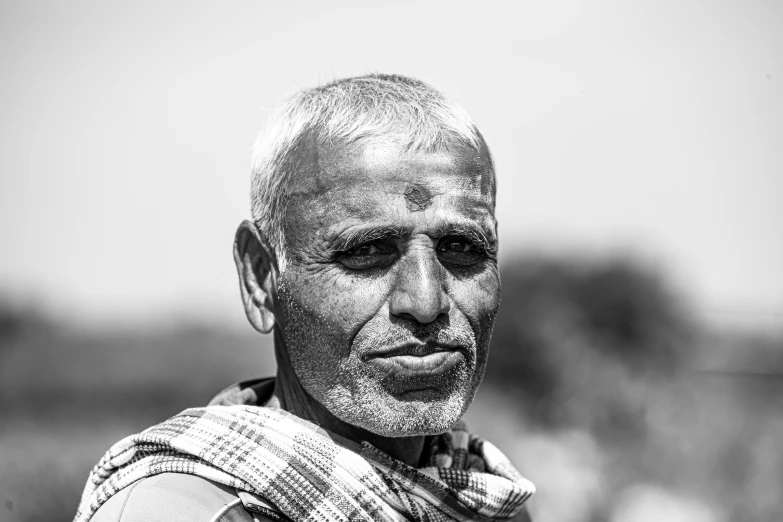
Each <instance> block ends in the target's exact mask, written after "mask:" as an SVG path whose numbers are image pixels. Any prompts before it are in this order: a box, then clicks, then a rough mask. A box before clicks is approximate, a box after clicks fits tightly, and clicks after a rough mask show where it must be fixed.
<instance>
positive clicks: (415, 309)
mask: <svg viewBox="0 0 783 522" xmlns="http://www.w3.org/2000/svg"><path fill="white" fill-rule="evenodd" d="M397 269H398V270H397V277H396V280H395V286H394V289H393V290H392V293H391V299H390V312H391V313H392V315H395V316H397V317H404V318H407V319H413V320H415V321H417V322H419V323H421V324H429V323H432V322H434V321H435V320H436V319H437V318H438V317H439V316H440V315H441V314H448V313H449V310H450V309H451V299H450V298H449V296H448V294H447V293H446V290H445V287H444V283H445V275H446V273H445V269H444V268H443V265H441V264H440V261H438V258H437V255H436V254H435V251H434V250H433V249H432V248H424V247H420V248H418V249H416V250H415V251H408V252H406V254H405V255H404V256H403V258H402V259H400V260H399V261H398V265H397Z"/></svg>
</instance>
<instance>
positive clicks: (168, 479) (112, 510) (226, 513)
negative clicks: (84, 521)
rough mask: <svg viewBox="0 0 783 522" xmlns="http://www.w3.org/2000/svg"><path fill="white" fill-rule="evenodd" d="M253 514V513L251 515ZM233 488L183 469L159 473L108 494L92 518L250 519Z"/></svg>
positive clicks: (129, 521)
mask: <svg viewBox="0 0 783 522" xmlns="http://www.w3.org/2000/svg"><path fill="white" fill-rule="evenodd" d="M254 515H255V517H254ZM266 520H271V519H268V518H264V517H263V516H260V515H259V514H257V513H254V514H251V513H249V512H248V511H247V510H246V509H245V508H244V506H243V504H242V500H241V499H240V498H239V496H238V495H237V492H236V490H234V489H233V488H230V487H228V486H224V485H223V484H218V483H217V482H212V481H211V480H207V479H203V478H201V477H196V476H194V475H186V474H182V473H161V474H160V475H155V476H152V477H148V478H145V479H142V480H139V481H138V482H134V483H133V484H131V485H130V486H128V487H127V488H125V489H123V490H122V491H120V492H118V493H117V494H116V495H114V496H113V497H112V498H110V499H109V500H108V501H107V502H106V503H105V504H103V505H102V506H101V507H100V509H98V511H97V512H96V513H95V515H94V516H93V517H92V519H91V522H253V521H266Z"/></svg>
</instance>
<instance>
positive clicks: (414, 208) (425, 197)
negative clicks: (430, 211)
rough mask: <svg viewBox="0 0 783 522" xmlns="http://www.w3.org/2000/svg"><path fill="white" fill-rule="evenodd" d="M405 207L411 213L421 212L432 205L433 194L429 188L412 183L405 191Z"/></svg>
mask: <svg viewBox="0 0 783 522" xmlns="http://www.w3.org/2000/svg"><path fill="white" fill-rule="evenodd" d="M404 196H405V205H406V206H407V207H408V210H410V211H411V212H421V211H422V210H426V209H427V207H429V206H430V205H431V204H432V193H431V192H430V191H429V190H427V187H425V186H424V185H420V184H418V183H412V184H411V185H410V186H409V187H408V188H406V189H405V193H404Z"/></svg>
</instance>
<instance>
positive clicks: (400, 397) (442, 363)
mask: <svg viewBox="0 0 783 522" xmlns="http://www.w3.org/2000/svg"><path fill="white" fill-rule="evenodd" d="M303 155H304V156H306V157H303V158H300V159H303V160H305V163H307V164H308V165H309V167H310V168H309V169H307V170H308V171H309V172H308V173H307V174H304V175H301V176H300V177H299V179H294V180H292V185H291V187H290V192H289V194H290V199H289V202H288V208H287V214H286V219H285V223H286V224H285V237H286V241H287V268H286V271H285V273H284V274H282V275H281V277H280V284H279V289H278V295H279V297H280V313H281V314H282V318H281V319H282V321H281V324H282V325H283V332H284V339H285V343H286V346H287V349H288V354H289V358H290V360H291V364H292V366H293V369H294V372H295V373H296V375H297V377H298V379H299V381H300V382H301V384H302V386H303V387H304V388H305V390H307V392H308V393H309V394H310V395H311V396H312V397H313V398H314V399H316V400H317V401H318V402H319V403H321V404H322V405H323V406H324V407H326V409H328V410H329V411H330V412H331V413H332V414H333V415H335V416H336V417H338V418H339V419H341V420H343V421H344V422H347V423H349V424H352V425H354V426H359V427H361V428H364V429H366V430H368V431H371V432H373V433H377V434H379V435H384V436H411V435H423V434H434V433H441V432H443V431H445V430H447V429H448V428H450V427H451V425H452V424H453V423H454V422H455V421H456V420H457V419H459V417H460V416H461V415H462V414H463V413H464V411H465V410H466V409H467V407H468V406H469V405H470V402H471V401H472V399H473V395H474V393H475V391H476V388H477V387H478V385H479V383H480V381H481V378H482V376H483V373H484V367H485V365H486V359H487V351H488V348H489V341H490V335H491V333H492V325H493V322H494V318H495V314H496V312H497V308H498V304H499V302H500V278H499V274H498V269H497V261H496V252H497V236H496V228H497V227H496V223H495V218H494V211H493V209H494V201H493V185H494V177H493V176H494V175H493V173H492V172H491V170H490V168H489V160H488V157H487V156H486V155H485V154H480V153H477V152H475V151H474V150H472V149H470V148H468V147H463V146H458V145H454V146H451V147H449V150H443V151H440V152H421V151H418V152H417V151H406V150H405V149H404V148H402V147H401V146H400V145H399V144H398V141H397V140H395V139H393V138H388V139H383V140H374V141H372V142H365V143H360V144H355V145H351V146H345V145H333V146H319V145H315V144H312V145H311V146H310V147H309V148H308V150H306V151H304V152H303Z"/></svg>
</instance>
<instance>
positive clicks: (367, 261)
mask: <svg viewBox="0 0 783 522" xmlns="http://www.w3.org/2000/svg"><path fill="white" fill-rule="evenodd" d="M393 258H394V247H393V246H391V245H384V244H381V243H367V244H364V245H361V246H358V247H356V248H354V249H351V250H347V251H345V252H343V253H342V254H341V255H340V258H339V260H340V262H341V263H342V264H343V265H345V266H346V267H347V268H350V269H352V270H367V269H369V268H376V267H380V266H387V265H389V264H391V262H392V261H393Z"/></svg>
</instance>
